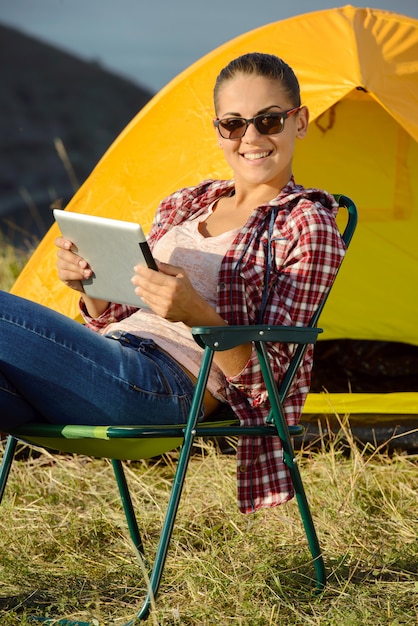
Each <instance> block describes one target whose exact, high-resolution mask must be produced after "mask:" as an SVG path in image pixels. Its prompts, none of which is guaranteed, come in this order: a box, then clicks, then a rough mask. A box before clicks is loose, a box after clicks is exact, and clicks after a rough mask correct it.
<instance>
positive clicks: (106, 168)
mask: <svg viewBox="0 0 418 626" xmlns="http://www.w3.org/2000/svg"><path fill="white" fill-rule="evenodd" d="M252 51H263V52H270V53H274V54H277V55H279V56H281V57H283V58H284V59H285V60H286V61H287V62H288V63H289V64H290V65H291V66H293V67H294V68H295V70H296V72H297V74H298V77H299V79H300V83H301V87H302V97H303V102H304V103H305V104H306V105H308V107H309V109H310V111H311V123H310V129H309V133H308V137H307V139H305V140H304V141H303V142H300V143H299V144H298V145H297V153H296V158H295V164H294V171H295V176H296V180H297V181H299V182H301V183H303V184H304V185H307V186H309V185H313V186H319V187H323V188H325V189H328V190H329V191H331V192H337V193H345V194H347V195H349V196H351V197H352V198H353V199H354V200H355V202H356V203H357V205H358V207H359V215H360V223H359V227H358V229H357V233H356V236H355V238H354V241H353V244H352V247H351V248H350V252H349V255H348V257H347V259H346V261H345V264H344V267H343V269H342V272H341V274H340V277H339V279H338V281H337V284H336V287H335V289H334V291H333V293H332V296H331V298H330V300H329V302H328V304H327V307H326V310H325V313H324V315H323V317H322V319H321V326H323V327H324V329H325V334H324V338H326V339H338V338H349V339H373V340H384V341H396V342H405V343H408V344H414V345H418V329H417V328H418V327H417V323H416V322H417V320H418V298H417V296H416V293H415V288H416V285H417V282H418V281H417V277H418V252H417V245H416V238H417V232H418V176H417V175H416V172H417V171H418V21H417V20H414V19H411V18H408V17H405V16H402V15H396V14H394V13H391V12H386V11H381V10H375V9H367V8H364V9H361V8H354V7H352V6H346V7H343V8H338V9H332V10H325V11H318V12H314V13H309V14H305V15H301V16H298V17H294V18H291V19H287V20H283V21H279V22H275V23H272V24H268V25H266V26H264V27H262V28H258V29H256V30H254V31H251V32H249V33H246V34H244V35H242V36H240V37H238V38H237V39H234V40H233V41H231V42H229V43H227V44H225V45H223V46H221V47H220V48H218V49H216V50H214V51H213V52H212V53H210V54H208V55H207V56H205V57H204V58H202V59H201V60H200V61H198V62H197V63H195V64H194V65H192V66H191V67H190V68H188V69H187V70H186V71H184V72H183V73H181V74H180V75H179V76H178V77H177V78H176V79H175V80H173V81H172V82H171V83H170V84H169V85H168V86H167V87H165V88H164V89H163V90H162V91H161V92H160V93H158V94H157V95H156V96H155V97H154V98H153V99H152V100H151V101H150V102H149V103H148V104H147V105H146V106H145V108H144V109H143V110H142V111H140V112H139V113H138V115H137V116H136V117H135V118H134V119H133V120H132V122H131V123H130V124H129V125H128V126H127V127H126V129H125V130H124V131H123V132H122V133H121V135H120V136H119V137H118V138H117V140H116V141H115V142H114V144H113V145H112V146H111V147H110V149H109V150H108V151H107V153H106V154H105V155H104V156H103V158H102V159H101V161H100V162H99V163H98V165H97V167H96V168H95V169H94V171H93V172H92V174H91V175H90V177H89V178H88V180H87V181H86V182H85V183H84V185H83V186H82V187H81V189H80V190H79V191H78V193H76V194H75V196H74V198H73V199H72V201H71V202H70V203H69V206H68V208H71V210H73V211H80V212H83V213H94V214H100V215H107V216H113V217H119V218H121V219H135V220H140V221H141V223H142V224H143V225H144V226H145V227H146V228H148V227H149V225H150V222H151V219H152V216H153V214H154V210H155V208H156V206H157V204H158V202H159V201H160V200H161V199H162V198H163V197H165V196H166V195H168V194H169V193H170V192H172V191H173V190H175V189H177V188H179V187H181V186H184V185H193V184H195V183H197V182H198V181H200V180H202V179H204V178H210V177H221V178H224V177H226V178H228V177H230V172H229V171H228V168H227V166H226V164H225V163H224V161H223V159H222V158H221V153H220V151H219V148H218V147H217V142H216V141H215V137H214V131H213V128H212V124H211V118H212V117H213V107H212V86H213V83H214V80H215V77H216V75H217V74H218V72H219V70H220V69H221V68H222V67H223V66H224V65H226V64H227V63H228V62H229V61H230V60H231V59H232V58H234V57H236V56H238V55H240V54H243V53H246V52H252ZM56 235H57V230H56V228H55V227H53V228H52V229H51V231H50V232H49V233H48V234H47V235H46V236H45V238H44V240H43V241H42V242H41V243H40V245H39V247H38V248H37V250H36V251H35V253H34V255H33V257H32V259H31V260H30V261H29V263H28V265H27V266H26V268H25V269H24V270H23V272H22V274H21V276H20V277H19V279H18V280H17V282H16V284H15V285H14V288H13V292H14V293H17V294H20V295H22V296H25V297H28V298H31V299H33V300H36V301H38V302H41V303H44V304H46V305H48V306H50V307H52V308H54V309H57V310H59V311H62V312H64V313H67V314H69V315H74V316H75V315H76V314H77V313H76V300H77V295H76V294H73V293H71V292H70V291H69V290H68V289H66V288H65V287H63V286H62V285H60V284H59V282H58V281H57V278H56V273H55V251H54V246H53V240H54V238H55V236H56ZM353 395H354V396H355V397H349V396H348V395H347V394H336V395H335V396H333V395H332V397H327V398H326V399H325V409H324V399H322V398H318V397H313V396H314V394H311V395H310V396H309V399H308V402H307V405H306V408H305V411H306V412H307V413H320V412H322V411H323V410H329V409H327V408H326V407H328V405H329V403H331V406H332V407H333V408H332V409H331V412H332V411H333V410H336V411H342V412H345V410H346V409H347V410H349V411H351V410H352V411H354V412H357V413H362V414H364V413H393V412H395V413H396V414H400V413H404V414H409V415H416V414H417V413H418V393H409V394H361V396H360V395H359V396H357V394H353ZM353 405H354V408H353ZM350 407H351V408H350Z"/></svg>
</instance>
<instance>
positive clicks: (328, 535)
mask: <svg viewBox="0 0 418 626" xmlns="http://www.w3.org/2000/svg"><path fill="white" fill-rule="evenodd" d="M202 446H203V448H202V451H201V453H197V454H196V455H195V456H194V457H193V458H192V461H191V466H190V471H189V475H188V479H187V481H186V487H185V493H184V497H183V500H182V504H181V506H180V510H179V514H178V521H177V525H176V527H175V531H174V537H173V541H172V544H171V548H170V551H169V555H168V559H167V565H166V570H165V573H164V576H163V580H162V585H161V589H160V593H159V595H158V597H157V603H156V608H155V610H153V611H152V612H151V615H150V617H149V618H148V619H147V620H146V622H144V623H147V624H150V625H153V626H154V625H155V624H159V625H174V624H182V625H186V624H187V625H189V624H190V625H192V624H193V625H195V624H222V625H227V624H231V625H243V626H244V625H245V626H247V625H254V626H256V625H257V626H258V625H260V626H261V625H268V624H277V623H281V624H288V625H298V626H299V625H302V624H303V625H307V626H311V625H312V626H313V625H315V626H316V625H318V626H319V625H321V626H341V625H347V626H348V625H357V624H379V625H384V624H387V625H389V624H390V625H395V624H405V625H406V624H408V625H409V624H410V625H413V624H414V625H415V624H417V621H418V546H417V531H418V527H417V519H418V504H417V497H416V477H417V461H418V458H417V457H414V456H407V455H405V454H393V455H391V456H388V455H384V454H380V453H377V452H375V453H373V452H371V451H370V450H369V451H364V450H363V451H361V450H359V449H358V448H357V447H356V446H354V445H353V447H352V448H351V449H350V450H349V452H347V449H346V448H345V449H344V448H342V447H339V446H338V444H336V445H334V444H332V443H331V444H330V445H329V447H328V448H327V449H323V450H321V451H317V452H307V451H306V452H304V451H303V450H302V451H300V452H299V456H300V460H301V465H302V475H303V477H304V479H305V488H306V490H307V495H308V498H309V501H310V503H311V506H312V509H313V513H314V519H315V523H316V526H317V531H318V534H319V538H320V541H321V544H322V548H323V552H324V557H325V562H326V565H327V569H328V572H329V581H328V586H327V589H326V591H325V592H324V594H322V595H321V596H319V597H315V596H313V595H312V593H311V589H312V580H311V578H312V566H311V563H310V560H309V559H310V555H309V551H308V548H307V545H306V540H305V537H304V534H303V531H302V528H301V523H300V519H299V514H298V511H297V506H296V504H295V503H294V502H292V503H290V504H289V505H286V506H283V507H278V508H276V509H272V510H267V511H262V512H259V513H257V514H255V515H252V516H243V515H241V514H240V513H239V512H238V511H237V507H236V494H235V458H234V457H233V456H224V455H221V454H220V453H219V452H218V451H217V449H216V448H215V447H214V446H212V445H209V444H207V443H205V444H202ZM175 456H176V453H173V454H172V455H171V456H169V457H165V458H164V459H160V460H158V461H157V462H155V461H153V462H145V461H143V462H138V463H130V464H128V466H127V473H128V480H129V482H130V485H131V487H132V490H133V495H134V504H135V506H136V509H137V511H139V517H140V520H141V524H142V525H143V528H144V533H143V539H144V542H145V545H146V546H148V548H149V550H150V553H151V555H152V551H153V549H155V547H156V542H157V540H158V535H159V526H160V524H161V521H162V516H163V513H164V510H165V504H166V502H167V499H168V493H169V484H170V478H171V476H172V473H173V461H174V459H175ZM0 536H1V538H2V540H1V546H0V555H1V557H0V563H1V566H0V623H1V624H2V626H3V625H4V626H12V625H13V626H14V625H15V624H16V625H17V624H22V625H26V624H29V621H28V620H27V616H28V615H30V614H33V613H34V614H38V615H39V614H51V615H54V616H59V617H69V616H71V618H72V619H80V620H81V619H82V620H85V621H87V620H89V619H90V620H93V619H95V620H97V624H100V625H110V624H112V625H115V626H117V625H118V624H123V623H125V622H126V621H127V620H128V619H129V618H132V617H133V615H134V614H135V612H136V609H137V605H138V604H139V603H140V602H141V598H142V597H143V594H144V591H145V584H144V582H143V579H142V575H141V572H140V568H139V566H138V563H137V560H136V556H135V554H134V552H133V550H132V547H131V544H130V540H129V538H128V534H127V530H126V528H125V521H124V517H123V512H122V510H121V507H120V504H119V499H118V494H117V491H116V486H115V485H114V482H113V476H112V470H111V466H110V465H109V463H108V462H107V461H103V460H95V459H89V458H86V457H81V456H63V455H52V454H50V453H46V454H42V455H38V454H36V455H34V456H32V455H29V456H28V457H27V455H24V458H21V459H20V460H18V461H17V462H15V465H14V468H13V470H12V473H11V476H10V479H9V484H8V487H7V491H6V495H5V498H4V501H3V505H2V507H1V508H0Z"/></svg>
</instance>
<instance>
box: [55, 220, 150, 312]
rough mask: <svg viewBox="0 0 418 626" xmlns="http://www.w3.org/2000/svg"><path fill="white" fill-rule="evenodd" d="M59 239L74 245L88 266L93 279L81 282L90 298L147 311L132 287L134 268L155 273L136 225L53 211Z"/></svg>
mask: <svg viewBox="0 0 418 626" xmlns="http://www.w3.org/2000/svg"><path fill="white" fill-rule="evenodd" d="M54 218H55V220H56V221H57V223H58V226H59V228H60V230H61V233H62V236H63V237H65V239H69V240H70V241H72V242H73V244H74V246H75V248H74V252H76V253H77V254H79V255H80V256H81V257H82V258H83V259H85V260H86V261H87V263H88V264H89V265H90V267H91V269H92V271H93V276H92V277H91V278H89V279H87V280H83V281H82V282H83V287H84V291H85V292H86V294H87V295H88V296H90V297H91V298H100V299H101V300H108V301H109V302H119V303H121V304H130V305H133V306H136V307H146V304H145V303H144V302H143V301H142V300H141V299H140V298H139V296H137V295H136V294H135V291H134V289H135V287H134V285H133V284H132V283H131V278H132V276H133V275H134V270H133V268H134V266H135V265H138V264H142V265H147V266H148V267H151V268H152V269H155V270H157V266H156V264H155V261H154V258H153V256H152V254H151V251H150V249H149V247H148V243H147V240H146V237H145V235H144V232H143V230H142V228H141V226H140V225H139V224H136V223H133V222H124V221H121V220H115V219H110V218H107V217H97V216H94V215H84V214H81V213H73V212H71V211H63V210H62V209H55V210H54Z"/></svg>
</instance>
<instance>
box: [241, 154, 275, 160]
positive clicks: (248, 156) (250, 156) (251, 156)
mask: <svg viewBox="0 0 418 626" xmlns="http://www.w3.org/2000/svg"><path fill="white" fill-rule="evenodd" d="M268 155H269V153H268V152H257V153H256V154H255V153H253V152H251V153H248V154H244V155H243V156H244V158H245V159H248V160H249V161H255V160H256V159H264V157H266V156H268Z"/></svg>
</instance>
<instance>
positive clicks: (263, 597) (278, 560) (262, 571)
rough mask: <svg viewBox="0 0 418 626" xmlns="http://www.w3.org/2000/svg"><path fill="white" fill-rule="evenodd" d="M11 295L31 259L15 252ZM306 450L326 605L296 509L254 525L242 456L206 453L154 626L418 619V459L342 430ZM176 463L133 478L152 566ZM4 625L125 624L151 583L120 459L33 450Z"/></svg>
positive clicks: (4, 272) (8, 253)
mask: <svg viewBox="0 0 418 626" xmlns="http://www.w3.org/2000/svg"><path fill="white" fill-rule="evenodd" d="M0 250H1V253H0V254H1V257H0V287H2V288H3V289H8V288H9V287H10V286H11V284H12V283H13V281H14V279H15V277H16V276H17V274H18V272H19V270H20V268H21V266H22V264H23V261H24V259H22V258H19V257H17V255H16V252H15V251H14V250H13V249H12V248H8V247H6V246H2V247H1V248H0ZM342 429H343V430H344V435H345V440H348V441H349V446H348V447H347V445H344V447H343V446H342V445H340V443H339V439H338V437H337V438H336V439H335V440H334V441H333V442H331V443H330V444H329V445H327V446H324V447H323V449H322V450H319V451H317V452H310V453H309V452H307V451H303V450H302V451H301V452H300V453H299V456H300V461H301V467H302V476H303V479H304V482H305V488H306V491H307V495H308V499H309V501H310V503H311V506H312V510H313V515H314V520H315V523H316V527H317V531H318V535H319V538H320V542H321V545H322V548H323V552H324V558H325V562H326V565H327V569H328V572H329V580H328V586H327V588H326V591H325V592H324V594H322V595H321V596H319V597H315V596H313V595H312V593H311V589H312V580H311V577H312V566H311V563H310V561H309V559H310V554H309V551H308V548H307V544H306V539H305V536H304V533H303V531H302V527H301V522H300V518H299V514H298V510H297V506H296V504H295V502H292V503H290V504H289V505H286V506H284V507H279V508H277V509H273V510H269V511H263V512H260V513H257V514H256V515H253V516H242V515H241V514H240V513H239V512H238V510H237V506H236V493H235V488H236V486H235V458H234V457H233V456H222V455H220V454H219V453H218V452H217V450H216V449H215V448H214V447H212V446H210V445H206V444H205V447H204V449H203V448H202V453H201V454H196V455H195V456H194V457H193V459H192V461H191V465H190V470H189V474H188V479H187V481H186V487H185V493H184V497H183V500H182V504H181V506H180V510H179V514H178V520H177V525H176V528H175V532H174V536H173V540H172V543H171V548H170V551H169V555H168V559H167V565H166V569H165V573H164V576H163V580H162V585H161V589H160V593H159V596H158V598H157V606H156V609H155V610H153V611H152V612H151V615H150V617H149V618H148V620H147V621H146V622H145V623H147V624H150V625H152V626H156V625H160V626H168V625H173V626H174V625H183V626H186V625H212V624H216V625H222V626H226V625H228V624H231V625H233V626H235V625H236V626H264V625H266V626H267V625H273V624H278V623H280V624H285V625H286V626H287V625H288V626H293V625H294V626H302V625H303V626H357V625H364V624H367V625H369V624H370V625H373V626H374V625H375V624H376V625H377V624H378V625H379V626H384V625H387V626H389V625H390V626H395V625H401V624H402V625H408V626H412V625H416V624H417V623H418V542H417V534H418V521H417V520H418V499H417V493H416V487H417V474H418V472H417V464H418V458H417V457H416V456H407V455H405V454H392V455H390V456H389V455H386V454H384V453H383V452H381V451H379V450H373V449H371V448H369V449H367V450H363V451H362V450H360V449H359V448H358V447H356V445H355V444H354V442H353V441H352V439H351V437H350V432H349V430H348V429H347V427H346V426H344V423H343V424H342ZM175 456H176V454H175V453H174V454H173V455H171V456H168V457H166V458H165V459H164V460H160V461H158V462H152V463H151V462H148V463H147V462H138V463H130V464H129V465H128V466H127V474H128V479H129V482H130V485H131V487H132V492H133V497H134V504H135V507H136V510H137V511H138V513H139V518H140V523H141V525H142V527H143V539H144V542H145V545H146V547H148V551H147V554H149V555H150V558H152V554H153V550H154V549H155V547H156V544H157V541H158V536H159V528H160V525H161V521H162V518H163V514H164V511H165V505H166V503H167V500H168V493H169V487H170V479H171V477H172V475H173V462H174V461H175ZM0 537H1V539H0V624H1V626H17V625H18V624H19V625H22V626H28V625H29V623H31V622H29V619H28V617H29V616H30V615H40V614H41V615H42V614H43V615H48V614H49V615H53V616H55V617H65V616H66V617H71V619H78V620H82V621H91V623H95V624H99V625H100V626H105V625H106V626H110V625H112V626H121V625H122V624H125V623H126V622H127V621H128V620H129V619H130V618H133V616H134V615H135V613H136V610H137V607H138V605H139V604H140V603H141V599H142V598H143V596H144V591H145V589H146V586H145V584H144V581H143V577H142V575H141V571H140V568H139V565H138V562H137V558H136V555H135V553H134V552H133V550H132V546H131V542H130V539H129V537H128V532H127V529H126V524H125V519H124V516H123V512H122V510H121V506H120V502H119V496H118V493H117V488H116V484H115V482H114V479H113V474H112V469H111V466H110V464H109V462H107V461H104V460H95V459H89V458H86V457H79V456H62V455H55V454H50V453H43V454H41V455H39V454H37V453H35V454H32V453H28V451H27V450H26V451H25V453H24V454H22V455H20V458H19V459H18V460H17V461H15V464H14V466H13V468H12V473H11V476H10V479H9V484H8V487H7V490H6V494H5V497H4V500H3V503H2V506H1V507H0Z"/></svg>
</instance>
